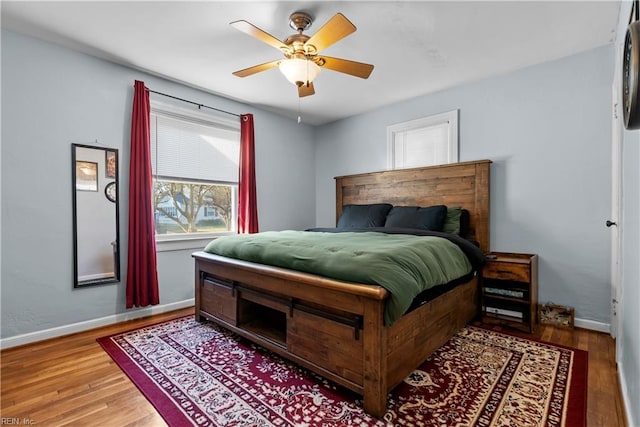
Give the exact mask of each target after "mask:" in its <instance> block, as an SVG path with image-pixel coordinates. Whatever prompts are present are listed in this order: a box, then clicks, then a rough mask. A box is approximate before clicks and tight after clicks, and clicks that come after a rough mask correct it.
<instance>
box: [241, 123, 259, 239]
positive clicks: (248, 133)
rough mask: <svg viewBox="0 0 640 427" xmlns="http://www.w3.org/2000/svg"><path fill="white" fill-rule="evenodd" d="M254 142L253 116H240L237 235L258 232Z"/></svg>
mask: <svg viewBox="0 0 640 427" xmlns="http://www.w3.org/2000/svg"><path fill="white" fill-rule="evenodd" d="M255 163H256V161H255V141H254V133H253V114H242V115H241V116H240V179H239V183H238V233H242V234H246V233H257V232H258V204H257V196H256V167H255Z"/></svg>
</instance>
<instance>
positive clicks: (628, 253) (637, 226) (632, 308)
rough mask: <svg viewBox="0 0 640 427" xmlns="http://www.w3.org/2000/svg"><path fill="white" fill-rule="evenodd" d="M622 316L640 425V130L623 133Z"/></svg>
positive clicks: (629, 387)
mask: <svg viewBox="0 0 640 427" xmlns="http://www.w3.org/2000/svg"><path fill="white" fill-rule="evenodd" d="M623 138H624V139H623V147H622V157H623V160H622V162H623V165H622V170H623V176H622V188H623V193H622V200H623V208H622V262H623V264H622V265H623V267H622V268H623V271H622V297H621V298H620V299H621V307H622V310H621V312H622V318H621V321H620V330H619V331H618V339H619V340H620V341H621V346H620V347H621V349H622V351H621V354H619V355H618V361H619V363H620V366H619V368H620V372H621V373H622V375H623V377H624V379H625V382H626V391H627V394H628V396H629V398H628V400H627V402H636V404H635V405H630V407H629V408H627V411H629V413H630V417H631V419H629V420H628V421H629V425H630V426H638V425H640V405H638V404H637V402H640V332H639V331H640V314H639V310H638V307H640V243H639V242H640V130H635V131H626V132H625V133H624V135H623Z"/></svg>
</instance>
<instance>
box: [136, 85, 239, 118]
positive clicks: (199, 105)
mask: <svg viewBox="0 0 640 427" xmlns="http://www.w3.org/2000/svg"><path fill="white" fill-rule="evenodd" d="M147 90H148V91H149V92H151V93H155V94H157V95H162V96H166V97H168V98H173V99H177V100H178V101H182V102H188V103H189V104H193V105H197V106H198V108H202V107H204V108H208V109H210V110H215V111H219V112H221V113H226V114H231V115H232V116H236V117H242V116H241V115H240V114H236V113H232V112H230V111H225V110H221V109H219V108H215V107H209V106H208V105H204V104H200V103H199V102H193V101H189V100H188V99H184V98H178V97H177V96H173V95H167V94H166V93H162V92H156V91H155V90H151V89H149V88H147Z"/></svg>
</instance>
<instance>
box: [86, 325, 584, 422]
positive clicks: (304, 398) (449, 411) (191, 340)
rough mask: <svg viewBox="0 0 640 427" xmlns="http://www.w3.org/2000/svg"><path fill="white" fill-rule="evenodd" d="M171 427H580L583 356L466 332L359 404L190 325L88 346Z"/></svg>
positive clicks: (226, 336)
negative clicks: (377, 399)
mask: <svg viewBox="0 0 640 427" xmlns="http://www.w3.org/2000/svg"><path fill="white" fill-rule="evenodd" d="M98 342H99V343H100V344H101V345H102V347H103V348H104V349H105V350H106V352H107V353H109V355H111V357H112V358H113V360H115V362H116V363H117V364H118V365H119V366H120V367H121V368H122V370H123V371H124V372H125V373H126V374H127V375H128V376H129V378H131V380H132V381H133V382H134V383H135V384H136V386H138V388H139V389H140V390H141V391H142V393H144V395H145V396H146V397H147V398H148V399H149V401H150V402H151V403H152V404H153V405H154V406H155V407H156V409H157V410H158V411H159V413H160V414H161V415H162V417H163V418H164V419H165V420H166V421H167V423H168V424H169V425H170V426H172V427H182V426H188V425H194V426H359V427H364V426H437V427H445V426H518V427H520V426H554V427H555V426H567V427H569V426H584V425H585V419H586V395H587V390H586V386H587V353H586V352H585V351H582V350H576V349H570V348H564V347H559V346H555V345H551V344H546V343H542V342H538V341H532V340H527V339H523V338H518V337H515V336H511V335H506V334H502V333H498V332H492V331H489V330H485V329H482V328H475V327H466V328H465V329H463V330H462V331H461V332H460V333H458V334H457V335H456V336H454V337H453V338H452V339H451V340H449V342H448V343H446V344H445V345H444V346H443V347H442V348H440V349H439V350H438V351H436V352H435V353H434V354H433V355H432V356H431V357H430V358H429V359H428V360H427V361H425V362H424V363H423V364H422V365H421V366H420V367H419V368H418V369H416V370H415V371H414V372H413V373H412V374H411V375H409V377H407V378H406V379H405V381H404V382H403V383H401V384H400V385H398V386H397V387H396V388H395V389H394V390H393V391H392V392H391V393H390V394H389V400H388V407H387V412H386V414H385V416H384V418H383V419H376V418H373V417H371V416H369V415H367V414H366V413H365V412H364V411H363V410H362V402H361V400H360V396H358V395H355V394H353V393H351V392H350V391H348V390H345V389H343V388H342V387H339V386H335V385H333V384H332V383H330V382H328V381H326V380H324V379H322V378H319V377H318V376H316V375H314V374H312V373H309V372H308V371H306V370H304V369H302V368H300V367H298V366H296V365H295V364H292V363H290V362H287V361H285V360H283V359H281V358H280V357H278V356H276V355H274V354H272V353H270V352H268V351H266V350H264V349H262V348H261V347H259V346H255V345H253V344H251V343H249V342H247V341H246V340H244V339H242V338H239V337H237V336H236V335H234V334H231V333H229V332H227V331H225V330H222V329H221V328H219V327H217V326H215V325H214V324H212V323H198V322H196V321H195V320H194V318H193V316H189V317H184V318H181V319H177V320H173V321H170V322H166V323H161V324H158V325H153V326H148V327H145V328H141V329H136V330H133V331H130V332H126V333H122V334H117V335H114V336H110V337H104V338H100V339H98Z"/></svg>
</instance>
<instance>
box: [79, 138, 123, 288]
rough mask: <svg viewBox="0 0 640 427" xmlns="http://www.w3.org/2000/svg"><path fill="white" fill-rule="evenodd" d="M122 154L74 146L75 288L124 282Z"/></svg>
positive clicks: (88, 146) (110, 149)
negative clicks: (120, 193) (120, 203)
mask: <svg viewBox="0 0 640 427" xmlns="http://www.w3.org/2000/svg"><path fill="white" fill-rule="evenodd" d="M118 167H119V165H118V150H117V149H115V148H98V147H93V146H90V145H81V144H72V145H71V174H72V181H71V182H72V183H73V190H72V193H73V260H74V263H73V272H74V287H76V288H80V287H84V286H90V285H101V284H105V283H114V282H118V281H119V280H120V235H119V229H120V228H119V221H118Z"/></svg>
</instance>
